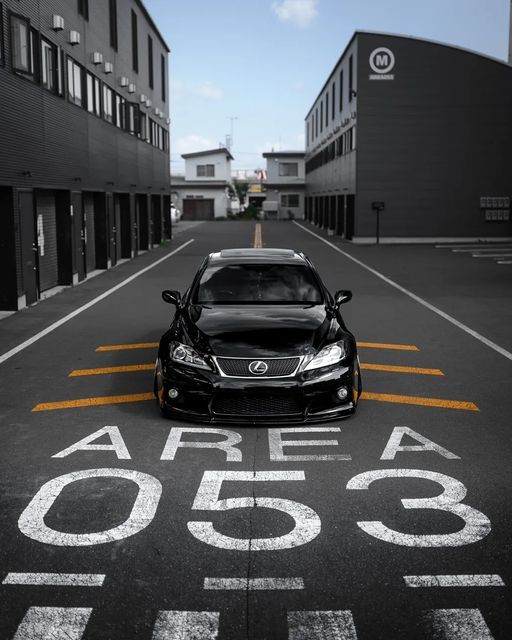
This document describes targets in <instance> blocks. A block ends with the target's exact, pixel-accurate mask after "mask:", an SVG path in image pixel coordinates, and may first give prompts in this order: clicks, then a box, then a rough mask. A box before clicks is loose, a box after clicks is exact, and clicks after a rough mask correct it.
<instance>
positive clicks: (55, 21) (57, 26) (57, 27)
mask: <svg viewBox="0 0 512 640" xmlns="http://www.w3.org/2000/svg"><path fill="white" fill-rule="evenodd" d="M52 25H53V26H52V29H53V30H54V31H62V30H63V29H64V18H63V17H62V16H58V15H57V14H56V13H54V14H53V16H52Z"/></svg>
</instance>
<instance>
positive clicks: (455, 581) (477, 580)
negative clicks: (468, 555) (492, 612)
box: [404, 573, 505, 588]
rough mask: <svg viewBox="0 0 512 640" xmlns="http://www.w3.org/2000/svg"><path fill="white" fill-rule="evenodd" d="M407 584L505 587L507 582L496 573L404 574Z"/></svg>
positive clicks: (415, 586)
mask: <svg viewBox="0 0 512 640" xmlns="http://www.w3.org/2000/svg"><path fill="white" fill-rule="evenodd" d="M404 581H405V584H406V586H408V587H413V588H418V587H504V586H505V583H504V582H503V580H502V579H501V577H500V576H499V575H497V574H495V573H489V574H483V573H482V574H475V575H464V574H458V575H438V576H429V575H424V576H404Z"/></svg>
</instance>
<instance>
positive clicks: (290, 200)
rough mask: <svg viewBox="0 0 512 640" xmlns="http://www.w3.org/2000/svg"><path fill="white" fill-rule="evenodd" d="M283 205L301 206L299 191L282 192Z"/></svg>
mask: <svg viewBox="0 0 512 640" xmlns="http://www.w3.org/2000/svg"><path fill="white" fill-rule="evenodd" d="M281 206H282V207H292V208H294V207H298V206H299V194H298V193H283V194H281Z"/></svg>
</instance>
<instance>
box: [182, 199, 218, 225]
mask: <svg viewBox="0 0 512 640" xmlns="http://www.w3.org/2000/svg"><path fill="white" fill-rule="evenodd" d="M214 202H215V201H214V200H213V199H212V200H210V199H203V198H201V199H198V200H196V199H192V198H185V199H184V200H183V220H213V217H214Z"/></svg>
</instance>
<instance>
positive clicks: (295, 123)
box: [144, 0, 510, 174]
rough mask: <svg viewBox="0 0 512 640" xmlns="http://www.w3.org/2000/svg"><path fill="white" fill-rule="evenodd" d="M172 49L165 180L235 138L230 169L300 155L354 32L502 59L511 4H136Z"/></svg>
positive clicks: (215, 0)
mask: <svg viewBox="0 0 512 640" xmlns="http://www.w3.org/2000/svg"><path fill="white" fill-rule="evenodd" d="M144 4H145V6H146V8H147V9H148V11H149V13H150V14H151V16H152V18H153V20H154V21H155V23H156V24H157V26H158V28H159V30H160V32H161V33H162V35H163V37H164V38H165V40H166V42H167V44H168V45H169V47H170V49H171V54H170V60H169V76H170V84H169V86H170V117H171V173H173V174H179V173H183V172H184V166H185V164H184V160H183V159H182V158H181V154H183V153H189V152H193V151H202V150H206V149H214V148H217V147H218V146H219V144H220V143H221V144H225V143H226V135H231V133H233V145H232V149H231V153H232V155H233V156H234V158H235V161H234V162H233V163H232V168H233V169H247V170H249V171H251V172H252V171H254V170H255V169H257V168H260V167H264V166H265V163H266V162H265V160H264V159H263V157H262V155H261V154H262V153H263V152H265V151H271V150H272V149H274V150H275V151H279V150H303V149H304V118H305V116H306V114H307V112H308V111H309V108H310V107H311V105H312V104H313V102H314V100H315V99H316V97H317V95H318V93H319V91H320V89H321V88H322V86H323V84H324V82H325V80H326V79H327V76H328V75H329V73H330V72H331V71H332V69H333V67H334V65H335V64H336V62H337V60H338V58H339V57H340V55H341V53H342V52H343V50H344V48H345V46H346V45H347V44H348V42H349V40H350V38H351V37H352V35H353V33H354V31H356V30H358V29H359V30H363V31H381V32H386V33H396V34H402V35H409V36H416V37H420V38H426V39H430V40H436V41H438V42H444V43H447V44H452V45H456V46H460V47H464V48H466V49H471V50H473V51H477V52H479V53H483V54H485V55H488V56H492V57H494V58H499V59H502V60H506V59H507V57H508V36H509V11H510V1H509V0H252V1H250V2H249V0H144Z"/></svg>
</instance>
